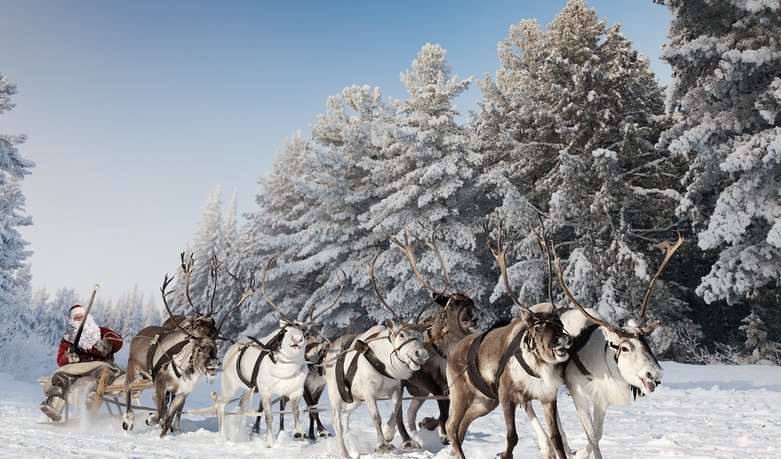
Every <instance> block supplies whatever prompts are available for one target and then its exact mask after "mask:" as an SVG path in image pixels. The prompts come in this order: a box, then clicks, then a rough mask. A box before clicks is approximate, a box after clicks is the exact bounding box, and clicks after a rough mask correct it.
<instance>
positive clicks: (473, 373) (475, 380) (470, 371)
mask: <svg viewBox="0 0 781 459" xmlns="http://www.w3.org/2000/svg"><path fill="white" fill-rule="evenodd" d="M490 331H491V330H488V331H486V332H483V333H481V334H480V335H478V336H477V337H475V339H474V340H473V341H472V344H471V345H470V346H469V351H468V352H467V354H466V372H467V375H468V376H469V380H470V381H472V384H474V385H475V387H477V389H478V390H479V391H480V392H482V393H483V395H485V396H486V397H488V398H490V399H493V400H497V399H499V395H497V394H496V392H494V390H493V389H491V388H490V387H488V384H486V383H485V381H484V380H483V377H482V376H480V371H479V370H478V369H477V348H479V347H480V343H482V342H483V338H485V335H487V334H488V333H489V332H490Z"/></svg>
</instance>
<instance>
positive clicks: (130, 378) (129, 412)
mask: <svg viewBox="0 0 781 459" xmlns="http://www.w3.org/2000/svg"><path fill="white" fill-rule="evenodd" d="M135 377H136V368H135V365H134V364H133V361H132V360H129V361H128V363H127V372H126V373H125V384H124V385H123V386H122V389H123V391H124V392H125V414H124V416H122V428H123V429H125V430H133V424H134V423H135V414H134V413H133V407H132V406H131V397H130V387H131V386H132V385H133V382H135Z"/></svg>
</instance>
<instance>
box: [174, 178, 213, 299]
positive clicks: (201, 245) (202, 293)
mask: <svg viewBox="0 0 781 459" xmlns="http://www.w3.org/2000/svg"><path fill="white" fill-rule="evenodd" d="M223 229H224V228H223V224H222V186H220V185H219V184H218V185H217V186H216V188H215V189H214V191H213V192H211V193H209V195H208V196H207V198H206V201H205V202H204V204H203V207H202V208H201V218H200V220H199V221H198V226H197V228H196V231H195V235H194V236H193V240H192V243H191V247H192V250H191V251H190V250H188V251H185V263H188V262H189V260H190V256H192V257H193V261H194V262H193V263H192V266H191V269H190V276H189V289H190V299H191V300H192V303H193V305H194V306H195V307H196V308H197V309H198V310H199V311H201V312H202V313H207V312H208V311H209V307H210V305H211V300H212V288H213V285H214V284H213V278H212V276H211V274H210V264H211V262H212V260H215V259H216V260H217V261H218V262H220V263H222V260H220V259H219V256H220V255H222V247H223V242H224V237H223ZM176 272H177V281H176V282H175V283H174V284H172V287H169V289H171V291H172V293H171V295H170V297H169V303H168V304H169V305H170V306H171V308H172V309H173V311H174V313H184V314H192V313H193V310H192V308H191V307H190V303H189V301H188V300H187V297H186V288H185V287H186V285H185V284H186V281H185V280H186V277H185V275H184V273H183V271H182V269H181V266H180V267H178V268H177V271H176Z"/></svg>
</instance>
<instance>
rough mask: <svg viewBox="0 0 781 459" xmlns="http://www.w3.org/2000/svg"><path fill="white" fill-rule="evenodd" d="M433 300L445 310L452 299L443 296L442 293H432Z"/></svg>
mask: <svg viewBox="0 0 781 459" xmlns="http://www.w3.org/2000/svg"><path fill="white" fill-rule="evenodd" d="M431 298H433V299H434V301H435V302H436V303H437V304H438V305H440V306H442V307H443V308H444V307H445V306H447V302H448V300H450V297H449V296H447V295H443V294H441V293H436V292H432V293H431Z"/></svg>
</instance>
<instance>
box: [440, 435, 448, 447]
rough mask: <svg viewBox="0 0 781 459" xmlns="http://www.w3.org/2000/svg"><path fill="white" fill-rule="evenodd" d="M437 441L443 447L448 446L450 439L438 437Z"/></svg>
mask: <svg viewBox="0 0 781 459" xmlns="http://www.w3.org/2000/svg"><path fill="white" fill-rule="evenodd" d="M439 441H440V442H442V444H443V445H449V444H450V439H449V438H447V437H439Z"/></svg>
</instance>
